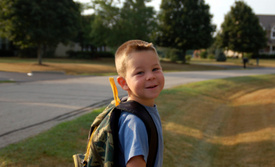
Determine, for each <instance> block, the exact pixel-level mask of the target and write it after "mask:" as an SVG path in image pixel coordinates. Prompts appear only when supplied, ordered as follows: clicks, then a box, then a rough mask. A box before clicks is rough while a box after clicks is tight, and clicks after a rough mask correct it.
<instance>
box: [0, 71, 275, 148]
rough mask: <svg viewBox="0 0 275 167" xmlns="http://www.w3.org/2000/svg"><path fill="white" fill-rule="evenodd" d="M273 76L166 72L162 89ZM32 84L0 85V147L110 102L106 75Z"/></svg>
mask: <svg viewBox="0 0 275 167" xmlns="http://www.w3.org/2000/svg"><path fill="white" fill-rule="evenodd" d="M274 73H275V69H274V68H263V69H249V70H245V69H242V70H224V71H192V72H171V73H165V82H166V83H165V88H166V89H167V88H171V87H174V86H177V85H181V84H185V83H190V82H197V81H203V80H209V79H216V78H227V77H234V76H249V75H261V74H274ZM59 75H60V74H59ZM7 76H8V75H7ZM7 76H5V77H6V78H7ZM23 77H25V76H23ZM0 78H1V73H0ZM2 78H3V77H2ZM42 78H43V77H42ZM15 80H16V79H15ZM31 81H32V82H27V81H25V82H24V81H22V79H21V82H16V83H2V84H0V106H1V108H0V127H1V129H0V148H1V147H4V146H6V145H8V144H11V143H15V142H18V141H20V140H22V139H25V138H27V137H30V136H33V135H36V134H38V133H40V132H42V131H45V130H48V129H49V128H51V127H53V126H55V125H57V124H58V123H60V122H63V121H66V120H70V119H72V118H75V117H76V116H78V115H81V114H83V113H86V112H89V111H91V110H92V109H94V108H97V107H100V106H102V105H104V104H107V103H109V102H110V100H111V99H112V90H111V87H110V85H109V81H108V77H105V76H104V77H93V76H90V77H79V76H78V77H73V78H71V77H69V76H55V77H52V78H51V80H45V79H40V80H39V81H35V80H31ZM118 91H119V95H120V96H124V95H126V92H124V91H123V90H122V89H120V88H119V89H118Z"/></svg>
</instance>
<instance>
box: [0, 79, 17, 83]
mask: <svg viewBox="0 0 275 167" xmlns="http://www.w3.org/2000/svg"><path fill="white" fill-rule="evenodd" d="M0 83H14V81H9V80H4V81H0Z"/></svg>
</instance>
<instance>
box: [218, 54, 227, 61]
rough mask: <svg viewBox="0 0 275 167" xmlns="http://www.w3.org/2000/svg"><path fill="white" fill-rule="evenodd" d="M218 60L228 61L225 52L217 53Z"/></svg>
mask: <svg viewBox="0 0 275 167" xmlns="http://www.w3.org/2000/svg"><path fill="white" fill-rule="evenodd" d="M216 61H220V62H224V61H226V56H225V54H224V53H223V52H220V53H219V54H217V55H216Z"/></svg>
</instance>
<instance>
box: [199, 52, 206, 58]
mask: <svg viewBox="0 0 275 167" xmlns="http://www.w3.org/2000/svg"><path fill="white" fill-rule="evenodd" d="M200 57H201V58H203V59H206V58H207V51H201V53H200Z"/></svg>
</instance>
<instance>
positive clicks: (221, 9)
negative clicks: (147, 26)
mask: <svg viewBox="0 0 275 167" xmlns="http://www.w3.org/2000/svg"><path fill="white" fill-rule="evenodd" d="M75 1H79V2H82V3H89V2H91V0H75ZM204 2H205V3H206V4H208V5H209V6H210V13H211V14H212V15H213V18H212V23H213V24H215V25H217V30H219V29H220V25H221V24H222V22H223V20H224V16H225V15H226V14H227V13H228V12H229V11H230V7H231V6H232V5H233V4H234V3H235V0H204ZM245 2H246V4H247V5H248V6H250V7H251V8H252V10H253V12H254V13H255V14H266V15H267V14H268V15H275V9H274V7H275V1H274V0H245ZM160 4H161V0H152V2H150V3H148V6H153V7H154V8H155V9H156V10H157V11H158V10H159V6H160ZM90 12H91V11H85V13H86V14H87V13H90Z"/></svg>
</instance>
